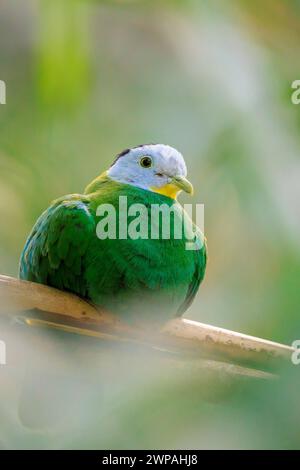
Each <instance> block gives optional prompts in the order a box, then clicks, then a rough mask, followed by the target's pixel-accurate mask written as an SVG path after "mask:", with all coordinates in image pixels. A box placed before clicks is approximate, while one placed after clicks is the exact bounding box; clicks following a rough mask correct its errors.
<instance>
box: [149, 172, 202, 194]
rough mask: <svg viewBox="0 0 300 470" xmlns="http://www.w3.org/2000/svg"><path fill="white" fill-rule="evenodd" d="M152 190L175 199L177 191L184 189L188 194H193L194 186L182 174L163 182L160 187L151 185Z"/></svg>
mask: <svg viewBox="0 0 300 470" xmlns="http://www.w3.org/2000/svg"><path fill="white" fill-rule="evenodd" d="M151 189H152V190H153V191H155V192H156V193H159V194H163V195H164V196H167V197H171V198H172V199H176V196H177V194H178V193H179V191H185V192H186V193H188V194H193V192H194V188H193V185H192V183H190V182H189V181H188V180H187V179H186V178H185V177H184V176H174V177H173V178H172V180H171V181H170V183H168V184H165V185H164V186H162V187H161V188H157V187H153V188H151Z"/></svg>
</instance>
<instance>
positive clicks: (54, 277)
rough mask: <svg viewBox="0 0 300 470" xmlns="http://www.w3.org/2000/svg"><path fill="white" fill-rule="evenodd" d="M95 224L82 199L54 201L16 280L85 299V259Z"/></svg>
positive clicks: (26, 251) (28, 244)
mask: <svg viewBox="0 0 300 470" xmlns="http://www.w3.org/2000/svg"><path fill="white" fill-rule="evenodd" d="M94 230H95V220H94V217H93V216H92V215H91V213H90V211H89V207H88V201H84V199H83V198H82V196H81V197H80V199H79V197H78V198H76V196H74V195H72V196H69V197H68V196H67V197H65V198H63V199H59V200H57V201H55V202H54V203H53V204H52V205H51V206H50V207H49V208H48V209H47V210H46V211H45V212H44V213H43V214H42V215H41V216H40V218H39V219H38V221H37V222H36V224H35V226H34V227H33V230H32V232H31V234H30V235H29V237H28V240H27V242H26V245H25V247H24V250H23V253H22V255H21V260H20V271H19V276H20V278H21V279H27V280H30V281H33V282H39V283H42V284H48V285H51V286H53V287H57V288H58V289H62V290H69V291H72V292H75V293H77V294H78V295H81V296H85V295H86V293H87V286H86V283H85V281H84V276H83V272H84V262H85V255H86V251H87V248H88V245H89V241H90V238H91V234H93V233H94Z"/></svg>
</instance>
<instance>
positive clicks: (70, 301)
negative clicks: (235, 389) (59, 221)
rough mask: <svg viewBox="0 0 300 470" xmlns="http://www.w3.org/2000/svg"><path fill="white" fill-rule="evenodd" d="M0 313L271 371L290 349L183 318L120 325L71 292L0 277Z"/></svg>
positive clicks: (287, 357)
mask: <svg viewBox="0 0 300 470" xmlns="http://www.w3.org/2000/svg"><path fill="white" fill-rule="evenodd" d="M0 299H1V306H0V313H2V314H6V315H22V316H23V317H24V319H25V321H26V323H28V324H29V325H32V326H47V327H51V328H56V329H60V330H65V331H68V332H72V333H79V334H84V335H88V336H93V337H98V338H102V339H109V340H114V341H130V342H138V343H144V344H148V345H152V346H154V347H159V348H166V349H168V350H171V351H177V352H178V351H180V352H183V353H186V354H189V355H193V356H195V357H198V358H199V357H202V358H210V359H212V358H216V359H218V360H222V361H227V362H230V363H233V364H242V365H245V364H247V365H250V366H254V367H257V368H260V369H261V370H272V369H274V368H276V367H278V366H281V365H284V364H285V365H287V364H288V363H289V362H290V358H291V355H292V353H293V351H294V349H293V348H292V347H290V346H287V345H283V344H279V343H275V342H272V341H268V340H265V339H261V338H256V337H253V336H248V335H245V334H242V333H237V332H234V331H230V330H226V329H223V328H218V327H215V326H211V325H207V324H203V323H199V322H195V321H192V320H187V319H181V318H178V319H174V320H171V321H169V322H168V323H167V324H165V325H164V326H163V328H161V330H160V331H153V330H151V331H149V330H145V329H142V328H141V327H135V326H131V325H127V324H125V323H123V322H122V321H121V320H120V319H119V318H118V317H116V316H115V315H113V314H112V313H110V312H107V311H105V310H104V309H98V308H95V307H94V306H93V305H91V304H89V303H88V302H85V301H84V300H82V299H80V298H79V297H77V296H76V295H74V294H70V293H67V292H62V291H60V290H57V289H53V288H52V287H48V286H44V285H41V284H36V283H32V282H28V281H21V280H18V279H15V278H11V277H8V276H3V275H0Z"/></svg>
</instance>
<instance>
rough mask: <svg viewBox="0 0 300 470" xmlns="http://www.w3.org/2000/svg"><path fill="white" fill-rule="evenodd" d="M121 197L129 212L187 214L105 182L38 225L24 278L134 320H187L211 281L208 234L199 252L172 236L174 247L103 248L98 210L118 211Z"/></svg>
mask: <svg viewBox="0 0 300 470" xmlns="http://www.w3.org/2000/svg"><path fill="white" fill-rule="evenodd" d="M120 196H127V201H128V206H130V205H131V204H133V203H142V204H144V205H145V206H147V208H148V209H149V211H150V206H151V204H167V205H168V206H170V205H173V204H175V205H176V211H177V212H176V211H175V216H174V217H176V213H178V214H179V213H180V212H181V211H182V207H181V206H180V204H179V203H178V202H176V201H174V200H173V199H171V198H169V197H166V196H163V195H160V194H157V193H155V192H152V191H147V190H144V189H140V188H137V187H135V186H132V185H127V184H120V183H117V182H115V181H112V180H111V179H109V178H108V177H106V176H101V177H99V178H97V179H96V180H95V181H94V182H93V183H92V184H91V185H89V186H88V188H87V189H86V191H85V194H84V195H79V194H73V195H69V196H65V197H63V198H60V199H58V200H56V201H54V202H53V203H52V205H51V206H50V207H49V208H48V209H47V210H46V211H45V212H44V213H43V214H42V215H41V216H40V217H39V219H38V220H37V222H36V224H35V226H34V228H33V230H32V232H31V234H30V235H29V238H28V240H27V242H26V244H25V247H24V250H23V253H22V255H21V260H20V278H21V279H26V280H29V281H33V282H38V283H42V284H47V285H50V286H53V287H56V288H58V289H62V290H66V291H71V292H74V293H75V294H78V295H80V296H81V297H83V298H85V299H88V300H89V301H91V302H93V303H94V304H96V305H101V306H104V307H106V308H108V309H110V310H111V311H113V312H115V313H117V314H120V315H123V316H125V317H127V318H129V317H136V316H139V317H140V318H150V319H153V320H161V321H165V320H167V319H168V318H170V317H172V316H176V315H181V314H182V313H183V312H184V311H185V310H186V309H187V308H188V306H189V305H190V303H191V302H192V300H193V298H194V296H195V294H196V292H197V290H198V287H199V284H200V282H201V280H202V279H203V276H204V272H205V265H206V247H205V243H204V239H203V236H202V234H201V233H200V232H199V231H198V232H197V233H196V235H195V241H196V242H197V243H198V244H199V246H200V249H199V250H186V246H185V243H186V239H185V238H184V237H183V238H182V239H175V237H174V233H172V231H171V236H170V239H163V238H162V237H161V233H160V236H159V239H156V240H153V239H151V238H149V239H146V240H145V239H135V240H134V239H130V238H127V239H116V240H111V239H104V240H101V239H99V238H98V237H97V235H96V227H97V223H98V222H99V220H100V219H99V217H97V215H96V211H97V207H98V206H99V205H100V204H106V203H109V204H112V205H113V206H114V207H115V208H116V209H118V207H119V197H120ZM129 219H130V218H129ZM128 222H129V223H130V220H128ZM190 224H191V227H190V228H191V229H192V228H193V227H194V226H193V224H192V222H191V221H190ZM118 229H119V227H118V220H117V233H118Z"/></svg>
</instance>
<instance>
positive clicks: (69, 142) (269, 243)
mask: <svg viewBox="0 0 300 470" xmlns="http://www.w3.org/2000/svg"><path fill="white" fill-rule="evenodd" d="M299 43H300V2H299V1H297V0H289V1H285V2H283V1H281V0H263V1H258V0H254V1H251V2H249V1H248V2H247V1H245V0H231V1H229V2H227V1H224V2H223V1H220V0H218V1H217V0H216V1H210V2H205V1H199V0H186V1H185V2H181V1H179V0H176V1H175V0H174V1H172V0H168V1H158V0H157V1H155V0H151V1H150V0H149V1H146V0H144V1H143V0H140V1H137V0H136V1H125V0H123V1H121V0H119V1H117V0H115V1H113V0H112V1H109V0H107V1H96V0H94V1H88V0H85V1H84V0H27V1H26V2H23V1H22V0H2V2H1V6H0V79H1V80H4V81H5V82H6V87H7V97H6V100H7V104H6V105H1V106H0V220H1V226H0V271H1V273H3V274H8V275H12V276H16V275H17V269H18V258H19V255H20V252H21V250H22V247H23V244H24V242H25V239H26V237H27V235H28V233H29V231H30V229H31V227H32V225H33V223H34V222H35V220H36V218H37V217H38V216H39V214H40V213H41V212H42V211H43V210H44V209H45V208H46V207H47V206H48V205H49V202H50V201H51V200H52V199H54V198H56V197H58V196H61V195H64V194H68V193H72V192H81V191H83V189H84V187H85V186H86V185H87V183H88V182H89V181H90V180H92V179H93V178H94V177H95V176H96V175H98V174H99V173H100V172H102V171H103V170H104V169H106V168H107V167H108V165H109V164H110V162H111V161H112V159H113V157H114V156H115V155H116V154H117V153H118V152H119V151H121V150H122V149H123V148H126V147H130V146H134V145H137V144H140V143H147V142H162V143H167V144H170V145H172V146H174V147H176V148H178V149H179V150H180V151H181V152H182V153H183V155H184V157H185V159H186V162H187V166H188V170H189V176H190V179H191V180H192V182H193V184H194V187H195V189H196V191H195V195H194V200H193V202H194V203H196V202H200V203H204V204H205V232H206V236H207V239H208V247H209V264H208V268H207V275H206V279H205V281H204V283H203V285H202V286H201V289H200V292H199V294H198V296H197V299H196V301H195V302H194V304H193V306H192V307H191V309H190V311H189V312H188V317H189V318H193V319H195V320H199V321H203V322H206V323H211V324H213V325H217V326H222V327H225V328H228V329H233V330H236V331H241V332H244V333H248V334H253V335H258V336H261V337H265V338H268V339H271V340H275V341H281V342H284V343H287V344H291V342H292V341H293V340H295V339H300V315H299V311H298V308H299V298H300V291H299V277H300V253H299V247H300V236H299V235H300V210H299V207H300V204H299V203H300V184H299V181H300V157H299V155H300V105H299V106H296V105H293V104H292V102H291V93H292V90H291V83H292V82H293V81H294V80H296V79H300V76H299V75H300V67H299ZM181 200H182V202H190V201H188V199H185V198H184V197H182V198H181ZM297 373H298V377H300V369H299V370H298V371H297ZM297 373H296V376H297ZM298 377H296V378H295V377H294V376H293V378H292V379H288V378H287V382H286V384H285V385H282V389H280V391H279V390H277V393H272V387H271V388H268V389H267V390H265V389H264V390H263V391H262V392H261V394H260V393H257V392H256V393H255V396H254V397H253V395H251V393H250V397H249V396H248V395H247V394H246V396H245V397H244V400H243V399H241V398H239V399H238V400H237V401H235V402H234V403H230V404H228V403H226V404H225V405H224V406H223V407H222V406H221V405H211V404H210V405H207V404H203V403H201V404H200V403H199V402H198V400H197V399H196V398H197V397H195V396H194V395H193V396H192V398H193V399H191V400H187V399H186V398H184V400H183V402H182V395H184V393H186V390H185V392H184V393H182V388H181V386H180V385H179V384H178V393H177V394H176V389H175V392H174V393H173V394H172V399H171V398H170V401H169V403H168V406H167V410H168V411H167V412H166V396H167V395H166V393H167V392H168V393H169V391H168V390H167V392H165V395H163V394H162V395H161V393H162V392H161V391H159V390H160V388H159V390H157V387H155V384H152V388H153V390H152V388H151V386H150V385H149V384H147V390H148V393H150V394H151V390H152V395H151V397H152V398H151V400H152V401H151V400H150V398H149V397H148V398H147V397H146V398H145V403H143V406H142V405H141V409H139V408H138V407H136V408H134V409H132V408H130V406H131V407H132V404H131V405H130V406H129V405H128V407H126V406H127V405H124V407H123V408H122V412H121V414H122V418H120V413H119V412H118V411H116V412H115V413H112V415H109V416H110V418H107V420H108V421H109V419H111V416H113V419H114V421H113V423H114V424H113V425H111V426H110V427H108V431H107V433H108V434H105V439H104V438H103V437H99V440H97V439H96V437H95V436H97V432H98V431H97V432H96V431H95V434H93V435H91V436H90V440H89V439H88V438H87V437H86V439H87V441H86V444H85V445H86V446H89V442H90V445H91V446H95V447H97V446H98V448H101V447H105V446H106V447H113V446H115V447H118V446H119V447H133V448H134V447H135V446H139V447H154V446H158V447H164V446H166V447H176V446H177V447H205V446H208V447H232V446H237V447H263V446H271V447H297V446H298V443H299V437H298V435H299V432H298V431H297V426H296V425H297V423H298V421H299V420H297V418H299V417H300V414H299V403H298V402H297V400H296V396H294V393H295V388H294V387H296V386H297V384H298V381H297V380H298ZM289 380H291V382H289ZM287 384H288V386H287ZM156 385H157V384H156ZM11 386H12V387H13V385H11ZM157 386H158V385H157ZM149 387H150V391H149ZM191 387H192V384H191ZM185 388H186V389H189V385H188V384H186V387H185ZM189 391H190V393H194V394H195V392H191V390H190V389H189ZM136 393H137V396H138V398H139V400H142V398H143V397H144V392H143V388H138V389H137V390H136ZM270 397H272V399H273V402H272V400H271V401H270V400H269V398H270ZM4 398H5V397H4ZM149 400H150V401H151V405H149ZM172 400H173V401H172ZM162 403H163V405H162ZM154 405H155V406H154ZM151 406H152V407H156V408H155V409H158V410H159V409H160V406H161V407H162V406H163V409H164V412H163V413H165V414H166V415H164V414H162V417H161V416H160V415H159V416H157V420H154V419H153V416H152V417H151V419H150V414H151V413H150V412H149V409H151ZM149 407H150V408H149ZM266 407H269V408H267V411H266ZM272 407H273V408H272ZM179 408H180V409H181V414H179V415H177V414H176V413H177V412H178V409H179ZM275 410H276V412H277V413H278V415H277V414H276V412H275ZM264 411H265V412H264ZM132 416H135V420H136V422H139V427H138V428H137V429H136V428H132V426H133V425H132ZM174 416H175V418H174ZM7 420H8V421H9V419H8V418H6V421H7ZM8 421H7V422H8ZM108 421H105V422H106V424H107V422H108ZM109 422H111V421H109ZM162 422H163V423H164V426H161V424H159V423H162ZM225 422H226V425H225V424H223V423H225ZM166 423H169V425H168V424H166ZM237 423H239V427H238V428H237V427H236V426H237ZM293 426H294V427H293ZM157 427H158V428H159V429H160V431H158V430H157ZM4 429H5V428H4ZM7 429H8V428H7ZM11 429H13V426H12V428H11ZM14 429H15V428H14ZM128 429H129V430H128ZM3 432H4V431H3ZM6 432H7V433H8V434H7V435H8V436H10V437H9V438H7V446H16V447H17V446H22V445H23V446H30V445H34V442H35V441H34V439H35V438H33V437H32V436H31V435H30V436H31V437H29V438H28V439H29V440H26V439H27V438H26V439H25V438H24V436H23V434H22V431H21V430H19V431H18V433H17V434H16V435H15V434H14V432H12V434H9V431H5V432H4V434H5V433H6ZM24 433H25V431H24ZM25 434H26V433H25ZM274 434H275V435H274ZM5 435H6V434H5ZM99 436H100V434H99ZM158 436H159V437H158ZM35 437H36V435H35ZM23 438H24V439H25V440H24V439H23ZM77 438H78V440H77V441H76V439H75V444H74V445H73V447H76V446H78V447H80V442H83V441H82V440H81V438H80V436H77ZM30 439H33V440H32V441H31V440H30ZM2 441H3V442H4V441H5V437H3V439H2ZM70 441H71V439H70V436H69V439H67V440H66V444H65V445H66V446H70V445H71V444H70ZM25 442H26V444H25ZM28 442H29V443H30V442H31V444H28ZM53 442H54V443H53ZM38 445H40V446H44V447H47V446H48V447H51V446H55V445H58V444H57V441H51V437H49V436H48V438H45V440H44V441H39V444H38ZM59 445H60V446H62V447H64V444H63V443H61V442H60V444H59ZM82 445H83V444H82Z"/></svg>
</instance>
